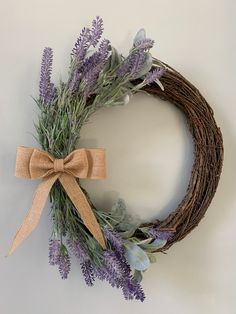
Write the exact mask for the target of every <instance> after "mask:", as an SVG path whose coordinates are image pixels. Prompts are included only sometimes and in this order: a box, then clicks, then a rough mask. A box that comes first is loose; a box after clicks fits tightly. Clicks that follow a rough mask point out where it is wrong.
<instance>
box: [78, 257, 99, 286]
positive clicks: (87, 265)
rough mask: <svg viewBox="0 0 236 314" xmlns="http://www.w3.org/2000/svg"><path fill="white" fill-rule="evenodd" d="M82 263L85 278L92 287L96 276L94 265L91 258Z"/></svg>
mask: <svg viewBox="0 0 236 314" xmlns="http://www.w3.org/2000/svg"><path fill="white" fill-rule="evenodd" d="M80 265H81V270H82V274H83V276H84V280H85V282H86V284H87V286H90V287H92V286H93V283H94V281H95V277H94V271H93V266H92V264H91V262H90V260H86V261H84V262H83V263H81V264H80Z"/></svg>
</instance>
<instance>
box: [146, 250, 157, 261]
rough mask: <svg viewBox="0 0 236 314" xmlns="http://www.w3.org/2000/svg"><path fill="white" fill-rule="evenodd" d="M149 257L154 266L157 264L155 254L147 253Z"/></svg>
mask: <svg viewBox="0 0 236 314" xmlns="http://www.w3.org/2000/svg"><path fill="white" fill-rule="evenodd" d="M147 256H148V258H149V260H150V262H151V263H152V264H153V263H156V261H157V259H156V255H155V254H153V253H150V252H147Z"/></svg>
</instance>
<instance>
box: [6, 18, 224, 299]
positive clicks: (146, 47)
mask: <svg viewBox="0 0 236 314" xmlns="http://www.w3.org/2000/svg"><path fill="white" fill-rule="evenodd" d="M102 33H103V21H102V19H101V18H100V17H96V18H95V19H94V20H93V22H92V27H91V28H90V29H89V28H87V27H85V28H83V30H82V31H81V34H80V36H79V38H78V39H77V41H76V43H75V46H74V48H73V50H72V53H71V58H70V67H69V73H68V80H67V81H66V82H63V81H60V82H59V84H58V86H55V85H54V84H53V83H52V82H51V71H52V58H53V52H52V49H51V48H45V49H44V51H43V56H42V64H41V77H40V84H39V97H38V98H37V99H35V102H36V104H37V105H38V108H39V116H38V121H37V122H36V124H35V126H36V131H37V140H38V143H39V144H40V146H41V150H40V149H36V148H28V147H23V146H20V147H18V149H17V157H16V176H18V177H23V178H27V179H42V180H41V183H40V184H39V186H38V188H37V190H36V192H35V195H34V198H33V203H32V207H31V209H30V210H29V212H28V214H27V216H26V217H25V219H24V222H23V224H22V226H21V227H20V229H19V230H18V232H17V234H16V236H15V238H14V240H13V243H12V246H11V249H10V251H9V254H11V253H12V252H13V251H14V250H15V249H16V247H17V246H18V245H19V244H20V243H21V242H22V241H23V240H24V239H25V238H26V237H27V236H28V235H29V234H30V233H31V232H32V231H33V230H34V229H35V227H36V226H37V224H38V221H39V219H40V215H41V213H42V210H43V207H44V205H45V202H46V200H47V197H48V195H49V197H50V201H51V217H52V235H51V238H50V241H49V263H50V264H51V265H56V266H57V267H58V268H59V272H60V275H61V278H62V279H66V278H67V276H68V274H69V271H70V267H71V263H70V256H71V255H72V254H73V255H75V256H76V257H77V258H78V261H79V263H80V265H81V269H82V273H83V276H84V279H85V282H86V284H87V285H88V286H93V284H94V281H95V279H97V278H98V279H100V280H106V281H108V282H109V283H110V284H111V286H113V287H117V288H121V289H122V292H123V295H124V297H125V299H137V300H140V301H143V300H144V298H145V295H144V292H143V289H142V287H141V285H140V282H141V280H142V275H143V272H144V271H145V270H147V269H148V267H149V266H150V264H151V263H153V262H155V261H156V257H155V253H156V252H164V251H166V250H167V249H169V248H170V247H171V246H172V245H173V244H174V243H175V242H177V241H180V240H181V239H183V238H184V237H185V236H186V235H187V234H188V233H189V232H190V231H191V230H192V229H194V228H195V227H196V226H197V225H198V223H199V222H200V220H201V219H202V217H203V216H204V214H205V212H206V210H207V208H208V206H209V204H210V202H211V200H212V198H213V196H214V194H215V191H216V188H217V185H218V182H219V178H220V173H221V168H222V160H223V142H222V136H221V132H220V129H219V128H218V127H217V125H216V122H215V120H214V116H213V111H212V109H211V107H210V106H209V105H208V103H207V102H206V100H205V99H204V97H203V96H202V95H201V94H200V92H199V91H198V90H197V88H196V87H194V86H193V85H192V84H191V83H190V82H189V81H188V80H186V79H185V78H184V77H183V76H182V75H181V74H180V73H178V72H177V71H175V70H174V69H173V68H171V67H170V66H169V65H167V64H165V63H163V62H161V61H159V60H157V59H156V58H154V57H153V56H152V55H151V54H150V49H151V48H152V47H153V44H154V41H153V40H152V39H149V38H146V34H145V31H144V30H143V29H141V30H140V31H139V32H138V33H137V35H136V36H135V38H134V41H133V45H132V47H131V49H130V51H129V54H128V56H127V57H124V56H122V55H121V54H119V53H118V52H117V50H116V49H115V48H113V47H112V46H111V45H110V42H109V40H107V39H103V40H101V36H102ZM91 48H93V49H92V50H91ZM140 90H142V91H145V92H147V93H148V94H151V95H154V96H157V97H160V98H161V99H164V100H167V101H169V102H171V103H172V104H174V105H176V106H177V107H178V108H179V109H180V110H181V111H182V112H183V113H184V115H185V117H186V119H187V122H188V126H189V129H190V132H191V135H192V138H193V142H194V163H193V168H192V174H191V179H190V182H189V185H188V188H187V192H186V195H185V197H184V199H183V200H182V201H181V203H180V204H179V206H178V207H177V209H175V210H174V211H173V212H172V213H171V214H170V215H169V216H168V217H167V218H166V219H164V220H155V221H152V222H147V223H142V224H140V223H139V222H137V221H135V220H134V218H132V216H131V215H130V214H129V213H128V211H127V209H126V206H125V202H124V201H123V200H122V199H119V200H118V201H117V203H116V204H114V206H113V207H112V208H111V209H108V210H107V209H104V210H98V209H97V208H96V207H95V206H94V204H93V203H92V202H91V200H90V198H89V195H88V193H87V191H85V190H84V189H83V188H82V187H81V186H80V181H79V180H82V179H84V178H89V179H103V178H105V177H106V164H105V150H104V149H101V148H78V146H79V143H80V130H81V128H82V126H83V125H84V124H85V123H86V122H87V121H88V120H89V118H90V116H91V115H92V114H93V113H94V112H96V111H97V110H99V109H100V108H104V107H112V106H115V105H126V104H127V103H128V102H129V98H130V97H131V96H132V94H134V93H137V92H138V91H140Z"/></svg>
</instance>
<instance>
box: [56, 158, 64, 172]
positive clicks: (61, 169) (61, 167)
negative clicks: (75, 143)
mask: <svg viewBox="0 0 236 314" xmlns="http://www.w3.org/2000/svg"><path fill="white" fill-rule="evenodd" d="M53 166H54V172H64V159H57V158H56V159H54V163H53Z"/></svg>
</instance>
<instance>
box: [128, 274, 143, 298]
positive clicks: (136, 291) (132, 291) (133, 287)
mask: <svg viewBox="0 0 236 314" xmlns="http://www.w3.org/2000/svg"><path fill="white" fill-rule="evenodd" d="M122 291H123V295H124V297H125V299H126V300H133V299H134V298H135V299H136V300H140V301H141V302H143V301H144V299H145V294H144V292H143V289H142V287H141V285H140V283H139V282H138V281H137V280H135V279H134V278H133V277H131V276H128V277H126V279H125V281H124V283H123V287H122Z"/></svg>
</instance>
